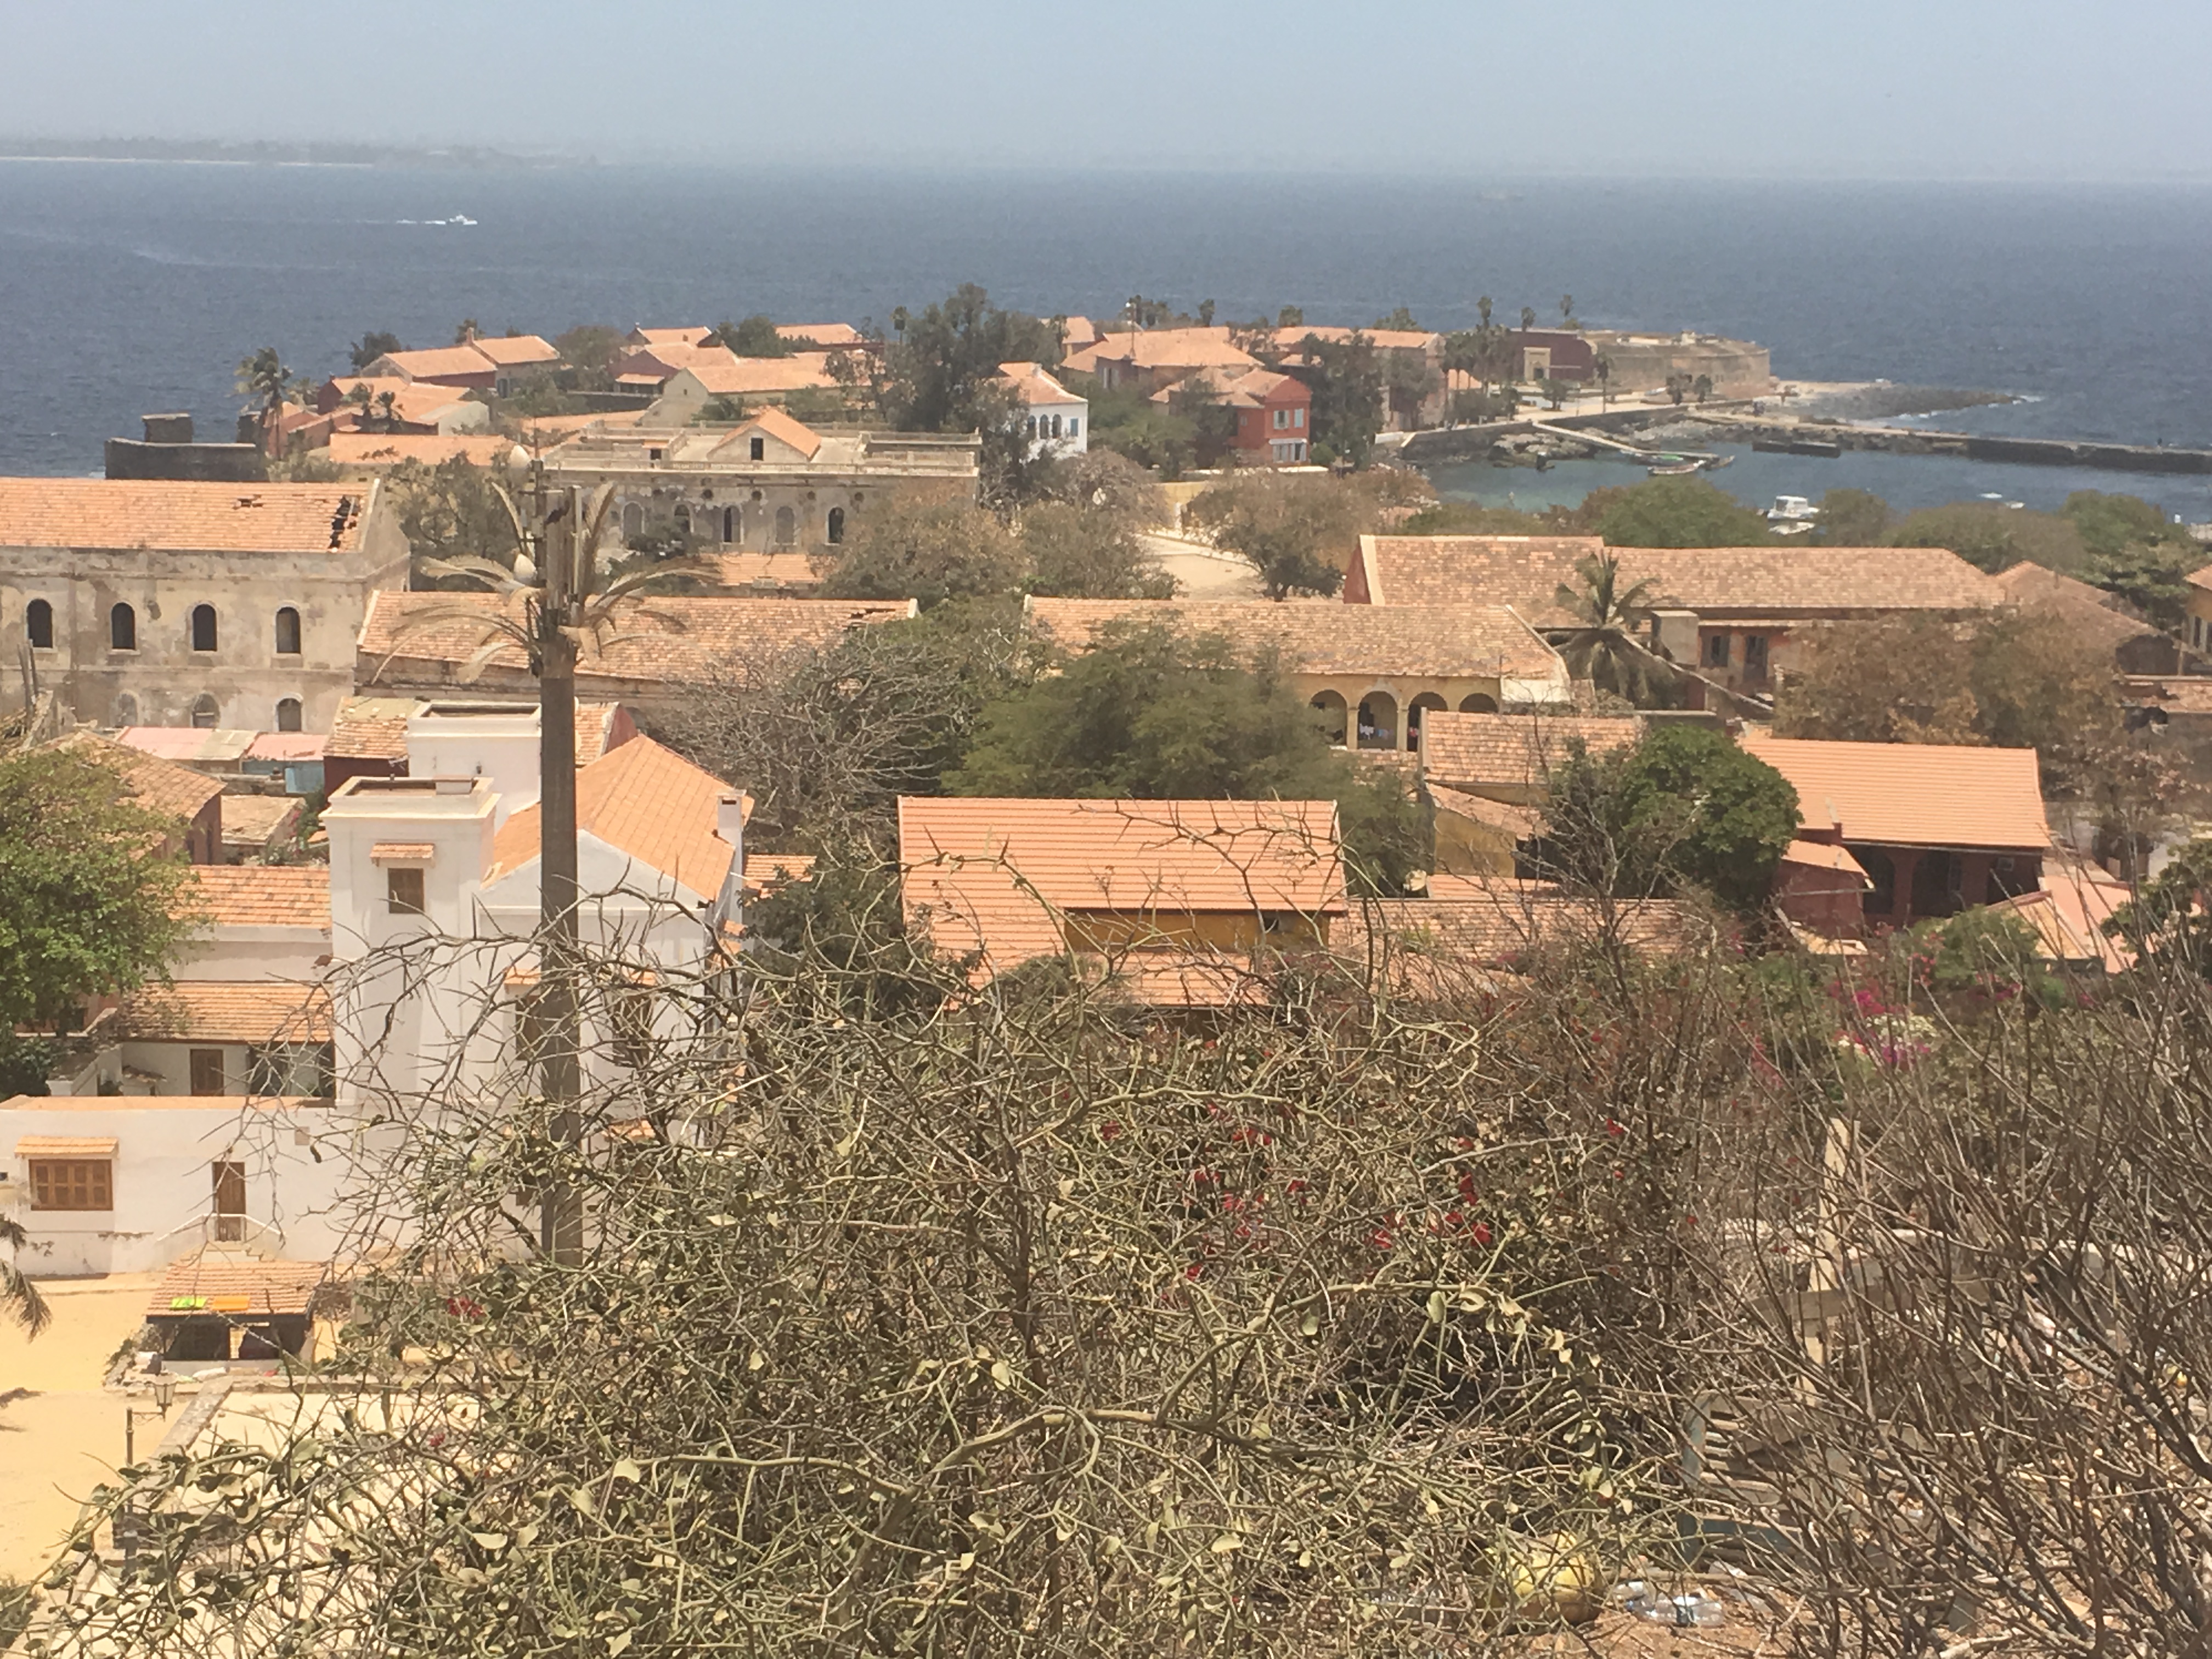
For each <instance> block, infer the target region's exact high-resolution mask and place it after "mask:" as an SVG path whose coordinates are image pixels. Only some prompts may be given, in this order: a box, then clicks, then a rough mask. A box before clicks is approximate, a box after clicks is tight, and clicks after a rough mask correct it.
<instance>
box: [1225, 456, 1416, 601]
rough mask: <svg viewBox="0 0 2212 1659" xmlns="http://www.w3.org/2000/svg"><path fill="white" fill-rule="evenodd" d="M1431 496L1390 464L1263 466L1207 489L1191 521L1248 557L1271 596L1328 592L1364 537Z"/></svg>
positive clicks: (1340, 580) (1337, 584)
mask: <svg viewBox="0 0 2212 1659" xmlns="http://www.w3.org/2000/svg"><path fill="white" fill-rule="evenodd" d="M1415 492H1418V494H1416V493H1415ZM1426 495H1427V492H1426V489H1425V487H1424V486H1423V485H1422V484H1421V483H1419V479H1418V477H1413V476H1410V475H1408V474H1407V473H1405V472H1402V471H1399V470H1397V469H1395V468H1390V467H1377V468H1376V469H1375V470H1374V471H1370V472H1366V473H1362V474H1360V475H1358V477H1353V478H1328V477H1314V476H1312V475H1306V476H1303V477H1297V476H1293V477H1285V476H1283V475H1282V474H1280V473H1274V472H1265V471H1255V472H1251V473H1248V474H1245V475H1243V476H1242V477H1237V478H1234V479H1232V480H1231V481H1230V482H1229V483H1224V484H1217V485H1216V486H1214V487H1213V488H1212V489H1208V490H1207V491H1206V492H1205V493H1204V494H1203V495H1200V496H1199V497H1198V498H1197V499H1196V500H1195V501H1192V502H1191V504H1190V505H1189V506H1188V507H1186V508H1184V509H1183V522H1184V523H1185V524H1186V525H1188V526H1190V527H1192V528H1194V529H1196V530H1199V531H1200V532H1204V533H1206V534H1207V535H1210V536H1211V537H1212V541H1213V544H1214V545H1215V546H1217V547H1219V548H1222V549H1224V550H1226V551H1228V552H1231V553H1234V554H1236V555H1237V556H1239V557H1241V558H1243V559H1244V560H1245V561H1247V562H1249V564H1250V565H1251V566H1252V568H1254V569H1255V570H1256V571H1258V572H1259V573H1260V581H1261V586H1262V587H1264V588H1265V589H1266V590H1267V597H1268V598H1270V599H1283V598H1285V597H1287V596H1288V595H1290V594H1293V593H1317V594H1322V595H1324V596H1325V595H1328V594H1331V593H1334V592H1336V591H1337V590H1338V589H1339V588H1340V587H1341V586H1343V585H1344V572H1345V570H1346V567H1347V566H1348V565H1349V564H1350V562H1351V560H1352V555H1353V553H1354V552H1356V551H1357V550H1358V545H1359V538H1360V537H1361V536H1362V535H1365V534H1370V533H1372V532H1375V531H1376V530H1379V529H1381V528H1382V527H1383V524H1384V523H1385V521H1386V520H1387V519H1389V517H1391V516H1392V515H1393V514H1394V513H1395V510H1396V509H1398V508H1400V507H1407V506H1412V505H1415V504H1416V503H1417V502H1418V501H1423V500H1425V498H1426Z"/></svg>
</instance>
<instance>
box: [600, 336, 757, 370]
mask: <svg viewBox="0 0 2212 1659" xmlns="http://www.w3.org/2000/svg"><path fill="white" fill-rule="evenodd" d="M737 361H738V354H737V353H736V352H734V351H732V350H731V349H729V347H727V346H726V345H708V344H707V343H706V342H704V341H703V340H702V341H701V342H700V343H697V344H696V345H683V344H678V343H676V342H674V341H671V342H668V343H665V344H661V345H649V346H646V347H644V348H643V349H640V350H637V351H632V352H629V353H628V354H626V355H625V356H621V357H617V359H616V360H615V363H614V368H613V371H612V372H613V374H614V377H615V379H617V380H666V379H668V378H669V377H670V376H671V375H672V374H678V373H680V372H681V371H683V370H684V369H687V368H694V369H696V368H710V367H711V368H721V367H723V366H726V365H727V364H731V363H734V362H737Z"/></svg>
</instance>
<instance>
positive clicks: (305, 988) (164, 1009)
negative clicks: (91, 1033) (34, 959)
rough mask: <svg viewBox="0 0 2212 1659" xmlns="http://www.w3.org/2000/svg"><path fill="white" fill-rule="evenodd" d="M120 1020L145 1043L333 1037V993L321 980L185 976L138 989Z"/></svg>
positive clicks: (124, 1032) (124, 1030) (324, 1039)
mask: <svg viewBox="0 0 2212 1659" xmlns="http://www.w3.org/2000/svg"><path fill="white" fill-rule="evenodd" d="M119 1023H120V1030H121V1035H123V1036H125V1037H128V1038H131V1039H132V1040H134V1041H137V1042H248V1043H258V1042H329V1041H330V1040H331V996H330V993H329V992H328V991H325V989H323V987H320V986H319V985H312V986H311V985H288V984H284V983H283V982H281V981H266V980H264V981H238V980H210V979H201V980H187V979H180V980H178V981H175V982H174V983H173V984H169V985H148V986H144V987H141V988H140V989H138V990H136V991H133V992H132V993H131V994H130V995H129V996H128V997H126V998H125V999H124V1002H123V1006H122V1010H121V1013H120V1020H119Z"/></svg>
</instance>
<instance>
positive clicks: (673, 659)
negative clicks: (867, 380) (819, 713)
mask: <svg viewBox="0 0 2212 1659" xmlns="http://www.w3.org/2000/svg"><path fill="white" fill-rule="evenodd" d="M521 610H522V606H521V600H520V597H517V598H515V599H511V600H506V601H502V600H501V599H500V598H499V597H498V596H497V595H495V594H490V593H416V592H398V591H393V590H388V589H387V590H385V591H383V592H377V593H374V594H372V595H370V597H369V602H368V615H367V616H366V617H363V618H362V629H361V635H360V639H359V641H358V647H357V648H358V653H359V654H358V660H357V663H356V671H355V673H356V684H359V685H362V686H364V687H365V686H368V685H372V684H375V683H376V682H377V681H379V680H380V679H381V680H383V681H386V682H387V683H389V682H392V681H395V680H401V679H413V680H419V679H422V678H424V677H425V675H426V673H427V674H428V676H429V677H431V678H435V679H436V680H437V681H438V682H439V683H440V684H451V685H460V684H465V682H464V681H463V680H462V678H461V673H462V671H463V669H464V667H465V665H466V664H467V663H468V661H469V659H471V657H473V656H474V655H475V654H476V653H477V649H478V648H479V647H481V646H483V644H485V643H486V642H487V641H488V640H489V638H490V629H489V627H488V625H487V624H486V623H478V622H476V621H474V620H472V619H471V617H472V616H476V615H480V616H482V617H486V618H490V617H494V616H496V615H499V614H501V613H502V612H503V613H504V614H506V615H507V616H508V617H517V618H519V617H520V615H521ZM913 615H915V605H914V604H913V602H912V601H910V600H907V599H881V600H878V599H722V598H717V597H690V596H685V597H668V598H658V599H641V600H640V601H638V602H637V604H636V605H634V606H631V607H629V608H627V609H625V611H623V615H622V617H620V619H619V621H618V622H617V624H616V625H615V627H614V628H613V629H612V630H611V632H610V633H609V634H608V635H607V636H606V641H605V646H604V647H601V646H600V645H599V643H598V642H596V641H592V640H591V639H590V638H588V637H587V638H586V641H585V642H584V648H583V653H582V658H581V660H580V663H579V665H578V667H577V673H578V675H579V676H580V678H581V679H583V680H585V681H593V680H597V681H610V680H611V681H619V682H623V683H625V684H634V685H638V686H649V685H661V684H669V683H671V682H673V681H678V680H685V679H698V678H704V677H705V676H707V675H708V674H709V673H711V672H713V671H714V670H715V668H716V666H717V665H719V664H720V663H722V662H724V661H726V660H739V661H742V659H745V658H748V657H768V656H773V655H775V654H778V653H783V652H788V651H792V650H797V649H808V648H815V647H823V646H826V645H828V644H829V643H830V642H831V641H834V640H836V638H837V637H838V636H839V635H842V634H843V633H844V632H845V630H846V629H848V628H854V627H858V626H860V625H862V624H864V623H883V622H891V621H895V620H897V619H898V618H901V617H911V616H913ZM418 618H423V619H427V620H423V621H421V622H419V623H418V622H417V620H416V619H418ZM488 666H489V667H492V668H503V669H507V670H509V671H512V672H513V673H517V674H520V673H523V672H526V664H525V663H524V660H523V658H522V653H520V650H518V649H515V648H514V647H507V648H506V649H504V650H502V651H501V652H500V653H497V654H496V655H495V656H494V657H493V658H492V659H491V660H490V663H489V665H488ZM332 737H333V738H334V739H335V738H336V737H337V732H335V731H334V732H332Z"/></svg>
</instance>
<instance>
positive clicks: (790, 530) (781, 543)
mask: <svg viewBox="0 0 2212 1659" xmlns="http://www.w3.org/2000/svg"><path fill="white" fill-rule="evenodd" d="M798 539H799V514H797V513H794V512H793V511H792V510H791V509H790V508H789V507H778V508H776V510H775V544H776V545H777V546H778V547H789V546H790V545H791V544H793V542H795V541H797V540H798Z"/></svg>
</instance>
